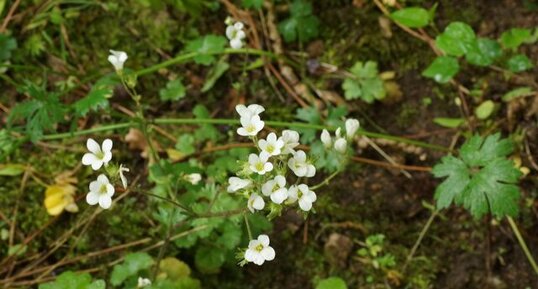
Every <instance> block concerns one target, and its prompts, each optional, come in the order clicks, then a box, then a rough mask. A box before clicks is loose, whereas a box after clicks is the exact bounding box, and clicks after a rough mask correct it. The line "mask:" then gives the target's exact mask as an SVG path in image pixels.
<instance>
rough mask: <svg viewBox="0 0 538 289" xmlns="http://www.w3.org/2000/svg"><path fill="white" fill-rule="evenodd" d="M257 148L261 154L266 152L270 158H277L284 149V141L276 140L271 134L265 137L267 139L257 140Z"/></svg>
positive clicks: (274, 135)
mask: <svg viewBox="0 0 538 289" xmlns="http://www.w3.org/2000/svg"><path fill="white" fill-rule="evenodd" d="M258 146H259V147H260V149H261V150H262V152H266V153H267V154H269V155H270V156H278V155H279V154H280V153H281V151H282V148H283V147H284V141H282V140H281V139H277V138H276V134H275V133H274V132H272V133H270V134H269V135H268V136H267V139H261V140H259V141H258Z"/></svg>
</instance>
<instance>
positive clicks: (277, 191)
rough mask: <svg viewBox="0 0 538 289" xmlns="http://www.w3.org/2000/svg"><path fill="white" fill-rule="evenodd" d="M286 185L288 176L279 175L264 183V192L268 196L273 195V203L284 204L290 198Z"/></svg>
mask: <svg viewBox="0 0 538 289" xmlns="http://www.w3.org/2000/svg"><path fill="white" fill-rule="evenodd" d="M285 186H286V178H284V176H281V175H278V176H276V177H275V178H274V179H272V180H269V181H267V182H266V183H265V184H263V185H262V193H263V194H264V195H266V196H271V201H273V203H275V204H282V202H284V201H285V200H286V199H287V198H288V190H287V189H286V187H285Z"/></svg>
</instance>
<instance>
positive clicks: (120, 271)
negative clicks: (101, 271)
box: [110, 253, 153, 286]
mask: <svg viewBox="0 0 538 289" xmlns="http://www.w3.org/2000/svg"><path fill="white" fill-rule="evenodd" d="M152 265H153V259H152V258H151V256H150V255H148V254H147V253H130V254H128V255H127V256H125V260H124V261H123V262H122V263H121V264H118V265H115V266H114V269H113V270H112V274H111V275H110V284H112V285H113V286H118V285H120V284H122V283H123V282H124V281H125V280H127V278H129V277H137V278H138V272H139V271H141V270H145V269H148V268H150V267H151V266H152Z"/></svg>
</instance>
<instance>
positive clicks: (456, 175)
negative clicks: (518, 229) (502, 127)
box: [432, 134, 521, 218]
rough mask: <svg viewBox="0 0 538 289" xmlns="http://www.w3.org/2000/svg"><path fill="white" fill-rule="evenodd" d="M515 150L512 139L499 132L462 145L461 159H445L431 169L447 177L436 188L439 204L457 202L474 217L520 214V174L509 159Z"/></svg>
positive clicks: (448, 204) (451, 157)
mask: <svg viewBox="0 0 538 289" xmlns="http://www.w3.org/2000/svg"><path fill="white" fill-rule="evenodd" d="M512 149H513V145H512V142H511V141H510V140H508V139H503V140H500V134H495V135H491V136H488V137H486V138H485V139H483V138H482V137H480V136H478V135H475V136H473V137H472V138H470V139H469V140H468V141H467V142H466V143H465V144H464V145H463V146H462V147H461V149H460V158H456V157H454V156H446V157H444V158H442V159H441V163H439V164H437V165H436V166H435V167H434V168H433V170H432V172H433V174H434V176H435V177H438V178H442V177H447V178H446V179H445V180H444V181H443V182H442V183H441V184H440V185H439V186H438V187H437V190H436V191H435V198H436V200H437V207H438V208H440V209H442V208H447V207H449V206H450V204H452V203H453V202H454V203H455V204H457V205H463V207H465V208H466V209H468V210H469V211H470V212H471V214H472V215H473V216H474V217H475V218H480V217H481V216H483V215H484V214H486V213H488V212H491V213H492V214H493V215H495V216H496V217H498V218H502V217H504V216H515V215H517V214H518V211H519V209H518V201H519V197H520V192H519V187H518V186H517V182H518V179H519V176H520V175H521V173H520V172H519V170H517V169H516V168H515V167H514V165H513V163H512V161H511V160H509V159H507V158H506V156H507V155H508V154H510V153H511V152H512Z"/></svg>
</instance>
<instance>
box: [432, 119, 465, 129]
mask: <svg viewBox="0 0 538 289" xmlns="http://www.w3.org/2000/svg"><path fill="white" fill-rule="evenodd" d="M433 122H434V123H436V124H438V125H440V126H444V127H449V128H456V127H459V126H460V125H462V124H463V123H465V120H464V119H463V118H447V117H436V118H434V119H433Z"/></svg>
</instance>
